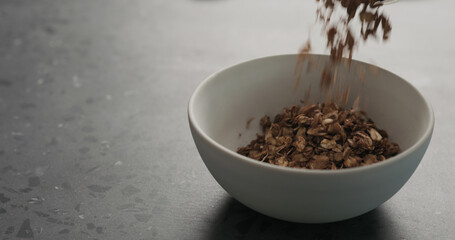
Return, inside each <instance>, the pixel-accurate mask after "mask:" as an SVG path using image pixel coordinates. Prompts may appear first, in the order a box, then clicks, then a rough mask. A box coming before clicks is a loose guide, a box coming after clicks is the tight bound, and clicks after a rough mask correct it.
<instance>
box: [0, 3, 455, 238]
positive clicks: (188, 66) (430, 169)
mask: <svg viewBox="0 0 455 240" xmlns="http://www.w3.org/2000/svg"><path fill="white" fill-rule="evenodd" d="M454 8H455V2H454V1H450V0H434V1H425V0H400V1H399V2H398V3H395V4H392V5H388V6H386V7H385V9H384V10H385V11H387V14H388V16H390V19H391V22H392V26H393V30H392V35H391V38H390V41H388V42H387V43H385V44H378V43H371V44H368V45H365V46H361V47H359V49H358V51H357V52H356V53H355V55H354V58H355V59H358V60H362V61H366V62H371V63H374V64H377V65H379V66H380V67H383V68H386V69H388V70H390V71H392V72H394V73H396V74H398V75H400V76H402V77H403V78H405V79H407V80H408V81H409V82H411V83H412V84H413V85H415V86H416V87H417V88H418V89H419V90H420V91H421V92H422V94H423V95H424V96H425V97H427V98H428V100H429V101H430V102H431V103H432V105H433V107H434V111H435V117H436V125H435V129H434V135H433V140H432V142H431V144H430V146H429V148H428V151H427V153H426V155H425V157H424V159H423V160H422V163H421V164H420V166H419V167H418V169H417V170H416V172H415V173H414V175H413V176H412V178H411V179H410V180H409V182H408V183H407V184H406V185H405V186H404V187H403V188H402V189H401V190H400V192H398V193H397V194H396V195H395V196H394V197H393V198H392V199H390V200H389V201H387V202H386V203H384V204H383V205H381V206H380V207H378V208H377V209H375V210H373V211H371V212H369V213H367V214H364V215H362V216H360V217H357V218H354V219H350V220H347V221H342V222H337V223H330V224H297V223H289V222H284V221H280V220H275V219H273V218H269V217H266V216H264V215H261V214H259V213H257V212H255V211H253V210H250V209H249V208H247V207H245V206H243V205H242V204H240V203H239V202H237V201H236V200H234V199H233V198H232V197H230V196H229V195H228V194H227V193H226V192H225V191H224V190H223V189H222V188H221V187H220V186H219V185H218V184H217V183H216V181H215V180H214V179H213V178H212V176H211V175H210V174H209V172H208V171H207V169H206V167H205V166H204V164H203V162H202V161H201V159H200V156H199V154H198V152H197V150H196V147H195V145H194V142H193V140H192V137H191V134H190V130H189V126H188V120H187V110H186V108H187V103H188V99H189V97H190V96H191V94H192V92H193V91H194V89H195V88H196V86H197V85H198V84H199V83H200V82H201V81H202V80H203V79H204V78H205V77H207V76H208V75H210V74H211V73H213V72H215V71H217V70H219V69H221V68H224V67H226V66H228V65H231V64H234V63H237V62H240V61H244V60H248V59H252V58H256V57H262V56H266V55H274V54H282V53H295V52H296V51H297V50H298V49H299V47H300V46H301V45H302V43H303V42H304V41H305V40H306V38H307V36H306V34H307V29H308V27H309V26H311V25H312V24H313V23H314V11H315V3H314V1H303V0H288V1H278V0H249V1H235V0H175V1H165V0H154V1H148V0H133V1H122V0H111V1H100V0H95V1H93V0H78V1H67V0H64V1H50V0H39V1H38V0H37V1H31V0H3V1H1V2H0V239H5V240H6V239H22V238H24V239H27V238H29V239H408V240H410V239H453V238H454V236H455V228H453V226H452V225H453V223H454V222H455V201H454V198H455V185H454V183H455V174H454V172H455V171H454V170H455V164H454V161H453V156H455V148H454V147H453V146H454V142H455V140H454V139H455V137H454V136H455V128H454V126H453V123H454V121H455V108H454V107H453V102H454V101H455V97H454V93H455V77H454V76H455V74H454V73H455V68H454V66H455V44H454V43H455V35H454V31H453V30H454V29H455V21H453V20H452V18H453V9H454ZM313 38H314V39H315V41H316V42H318V41H320V42H322V41H323V40H322V39H318V35H317V34H316V35H315V36H313ZM373 42H374V41H373ZM322 50H323V49H322V47H320V48H319V49H318V48H317V47H316V48H315V52H320V53H323V51H322Z"/></svg>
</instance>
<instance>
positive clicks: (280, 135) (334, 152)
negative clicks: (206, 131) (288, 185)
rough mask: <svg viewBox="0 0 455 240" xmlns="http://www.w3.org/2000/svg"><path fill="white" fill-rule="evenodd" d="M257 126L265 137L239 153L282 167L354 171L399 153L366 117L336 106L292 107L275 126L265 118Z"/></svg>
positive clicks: (359, 112) (261, 136) (381, 131)
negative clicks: (259, 125)
mask: <svg viewBox="0 0 455 240" xmlns="http://www.w3.org/2000/svg"><path fill="white" fill-rule="evenodd" d="M260 124H261V126H262V130H263V133H264V135H257V139H255V140H253V141H251V143H250V144H248V145H247V146H246V147H240V148H238V150H237V152H238V153H240V154H242V155H244V156H247V157H250V158H253V159H256V160H258V161H262V162H267V163H271V164H275V165H279V166H284V167H294V168H307V169H342V168H352V167H359V166H364V165H369V164H373V163H376V162H379V161H383V160H385V159H387V158H390V157H392V156H394V155H396V154H397V153H398V152H399V151H400V148H399V146H398V144H396V143H392V142H389V140H388V135H387V133H386V132H385V131H384V130H382V129H378V128H377V127H376V126H375V124H374V122H373V121H372V120H371V119H369V118H367V117H366V114H365V113H364V112H362V111H355V110H353V109H349V110H348V109H343V108H341V107H339V106H338V105H337V104H336V103H329V104H325V103H319V104H312V105H308V106H304V107H298V106H292V107H291V108H285V109H284V110H283V113H282V114H278V115H276V116H275V119H274V120H273V122H272V121H271V120H270V118H269V117H268V116H267V115H266V116H264V117H263V118H262V119H261V120H260Z"/></svg>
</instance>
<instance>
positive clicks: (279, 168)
mask: <svg viewBox="0 0 455 240" xmlns="http://www.w3.org/2000/svg"><path fill="white" fill-rule="evenodd" d="M310 55H312V56H317V57H329V55H325V54H310ZM291 56H293V57H295V58H297V56H298V54H278V55H270V56H265V57H259V58H253V59H250V60H246V61H241V62H238V63H236V64H233V65H230V66H228V67H225V68H222V69H221V70H218V71H216V72H215V73H213V74H211V75H210V76H208V77H206V78H205V79H204V80H203V81H202V82H201V83H199V85H198V86H197V87H196V89H195V90H194V92H193V94H192V95H191V97H190V99H189V102H188V109H187V110H188V121H189V123H190V127H192V129H193V130H194V131H195V132H196V133H197V134H199V136H201V137H202V139H203V140H204V141H205V142H207V143H208V144H209V145H211V146H212V147H214V148H216V149H217V150H219V151H222V152H224V153H225V154H228V155H230V156H231V157H233V158H236V159H239V160H240V161H243V162H244V163H247V164H250V165H254V166H255V167H259V168H265V169H268V170H273V171H280V172H283V173H291V174H305V175H308V174H315V175H339V174H350V173H355V172H364V171H370V170H375V169H378V168H383V167H386V166H388V165H390V164H393V163H395V162H398V161H400V160H401V159H404V158H406V157H407V156H409V155H411V154H412V153H413V152H415V151H416V150H417V149H419V148H420V147H421V146H422V145H424V144H425V142H426V140H427V139H428V138H431V135H432V132H433V128H434V122H435V119H434V112H433V108H432V106H431V104H430V103H429V102H428V101H427V100H426V98H425V97H424V96H423V95H422V93H421V92H420V91H419V90H418V89H417V88H416V87H414V85H412V84H411V83H409V82H408V81H406V80H405V79H404V78H402V77H400V76H398V75H397V74H394V73H392V72H390V71H388V70H386V69H384V68H381V67H379V66H376V65H373V64H369V63H366V62H363V61H359V60H354V59H352V61H354V62H357V63H361V64H366V65H367V66H374V67H376V68H378V69H379V70H381V71H385V72H387V73H389V74H392V75H393V76H395V77H396V78H398V79H400V80H401V81H403V82H404V83H405V84H406V85H408V87H410V88H412V89H413V90H414V91H415V92H416V93H417V95H418V96H419V97H420V98H422V100H423V102H424V105H425V107H426V109H427V110H428V111H427V112H428V113H429V115H430V116H429V122H428V125H427V126H426V129H425V132H424V133H423V134H422V137H421V138H420V139H418V140H417V142H415V143H414V144H413V145H412V146H410V147H409V148H408V149H406V150H405V151H403V152H400V153H399V154H397V155H396V156H393V157H391V158H388V159H387V160H386V161H380V162H377V163H374V164H370V165H367V166H359V167H354V168H343V169H336V170H331V169H330V170H329V169H302V168H291V167H283V166H278V165H274V164H270V163H265V162H261V161H257V160H255V159H252V158H249V157H246V156H243V155H241V154H238V153H237V152H235V151H233V150H231V149H228V148H227V147H225V146H223V145H222V144H220V143H218V142H217V141H215V140H214V139H212V138H211V137H209V136H208V135H207V134H206V133H205V132H204V131H203V130H202V128H201V127H200V126H199V124H198V122H197V121H196V116H195V113H194V108H195V103H194V102H195V99H196V98H197V96H198V95H199V94H200V92H201V91H202V89H203V88H204V86H206V85H207V84H209V83H210V82H211V81H214V79H216V76H217V75H218V74H220V73H222V72H225V71H227V70H229V69H231V68H235V67H238V66H240V65H244V64H248V63H250V62H253V61H258V60H265V59H269V58H283V57H291Z"/></svg>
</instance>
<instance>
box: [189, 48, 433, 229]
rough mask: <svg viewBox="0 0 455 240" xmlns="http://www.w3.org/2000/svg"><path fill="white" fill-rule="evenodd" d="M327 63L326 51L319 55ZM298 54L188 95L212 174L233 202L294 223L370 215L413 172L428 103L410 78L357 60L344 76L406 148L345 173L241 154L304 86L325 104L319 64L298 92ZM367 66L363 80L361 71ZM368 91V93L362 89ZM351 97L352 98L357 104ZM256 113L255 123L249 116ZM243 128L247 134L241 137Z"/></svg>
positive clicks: (428, 129)
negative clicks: (288, 165)
mask: <svg viewBox="0 0 455 240" xmlns="http://www.w3.org/2000/svg"><path fill="white" fill-rule="evenodd" d="M313 58H314V59H319V60H320V61H327V60H328V57H327V56H319V55H314V56H313ZM295 61H296V56H295V55H280V56H271V57H265V58H260V59H255V60H251V61H247V62H244V63H241V64H237V65H234V66H232V67H229V68H226V69H224V70H222V71H220V72H218V73H215V74H213V75H212V76H210V77H209V78H207V79H206V80H204V81H203V82H202V83H201V84H200V85H199V87H198V88H197V89H196V91H195V92H194V94H193V96H192V97H191V99H190V102H189V107H188V115H189V122H190V128H191V132H192V135H193V138H194V141H195V143H196V146H197V148H198V151H199V153H200V155H201V157H202V159H203V161H204V163H205V165H206V166H207V168H208V170H209V171H210V173H211V174H212V175H213V177H214V178H215V179H216V180H217V182H218V183H219V184H220V185H221V186H222V187H223V188H224V189H225V190H226V191H227V192H228V193H229V194H230V195H231V196H233V197H234V198H235V199H237V200H238V201H240V202H242V203H243V204H245V205H246V206H248V207H250V208H252V209H254V210H256V211H258V212H261V213H263V214H265V215H268V216H271V217H275V218H278V219H283V220H287V221H293V222H305V223H323V222H333V221H340V220H344V219H348V218H352V217H355V216H358V215H361V214H363V213H366V212H368V211H370V210H372V209H374V208H376V207H377V206H379V205H381V204H382V203H383V202H385V201H387V200H388V199H389V198H390V197H392V196H393V195H394V194H395V193H396V192H397V191H398V190H399V189H400V188H401V187H402V186H403V185H404V184H405V183H406V182H407V181H408V179H409V178H410V177H411V175H412V174H413V172H414V171H415V169H416V167H417V166H418V164H419V163H420V160H421V159H422V157H423V155H424V153H425V151H426V149H427V147H428V144H429V142H430V139H431V135H432V131H433V125H434V116H433V111H432V109H431V106H430V104H428V102H427V101H426V100H425V99H424V98H423V96H422V95H421V94H420V93H419V92H418V91H417V90H416V89H415V88H414V87H413V86H411V85H410V84H409V83H408V82H406V81H405V80H403V79H402V78H400V77H398V76H396V75H394V74H392V73H390V72H388V71H386V70H383V69H376V71H370V70H368V69H372V68H371V65H369V64H366V63H362V62H358V61H353V62H352V65H351V66H350V70H348V69H344V70H343V69H341V70H340V76H344V77H343V78H344V79H349V80H351V81H350V84H351V92H352V93H356V92H362V93H363V94H362V106H363V108H364V110H366V112H367V113H368V116H369V117H371V118H372V119H373V120H374V121H375V122H376V124H377V125H378V126H379V127H380V128H384V129H385V130H387V132H388V133H389V135H390V139H391V140H392V141H394V142H397V143H399V144H400V147H401V148H402V152H401V153H400V154H399V155H398V156H396V157H393V158H391V159H388V160H386V161H384V162H381V163H377V164H373V165H370V166H366V167H360V168H353V169H343V170H334V171H333V170H302V169H292V168H284V167H279V166H273V165H270V164H267V163H262V162H258V161H256V160H252V159H249V158H247V157H244V156H241V155H239V154H237V153H236V152H235V150H236V149H237V147H239V146H243V145H245V144H247V143H248V142H249V141H250V140H252V139H253V138H254V137H255V134H256V133H259V132H260V131H259V124H258V120H259V119H260V118H261V117H262V116H263V115H264V114H268V115H269V116H274V115H275V114H277V113H279V112H280V111H281V110H282V108H283V107H289V106H291V105H296V104H299V101H300V100H301V99H302V98H303V96H304V93H305V90H306V89H307V88H308V87H309V86H312V88H311V90H312V91H311V99H312V100H313V101H321V100H323V99H324V96H320V94H319V89H318V87H317V86H318V84H319V77H320V73H321V69H316V70H314V71H311V72H309V73H308V72H306V71H304V76H303V77H302V82H301V84H300V85H299V87H298V88H297V89H296V90H294V83H295V75H294V66H295ZM361 69H367V81H366V82H365V85H362V84H361V81H358V79H357V78H358V77H357V76H358V72H359V71H360V70H361ZM360 90H362V91H360ZM352 100H353V99H350V103H352ZM251 117H254V118H255V120H253V121H252V123H251V127H250V128H248V129H246V121H247V119H250V118H251ZM239 133H241V134H242V136H239Z"/></svg>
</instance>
